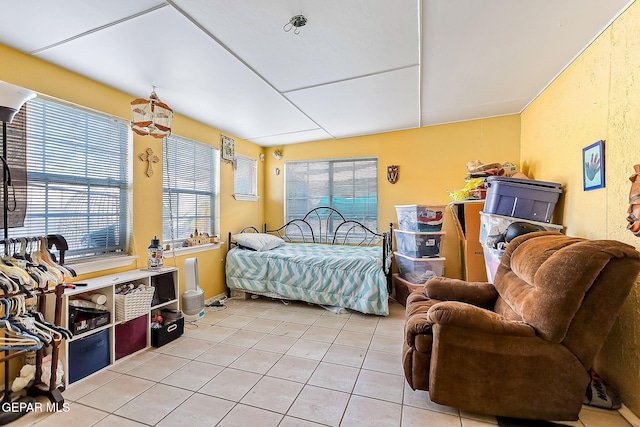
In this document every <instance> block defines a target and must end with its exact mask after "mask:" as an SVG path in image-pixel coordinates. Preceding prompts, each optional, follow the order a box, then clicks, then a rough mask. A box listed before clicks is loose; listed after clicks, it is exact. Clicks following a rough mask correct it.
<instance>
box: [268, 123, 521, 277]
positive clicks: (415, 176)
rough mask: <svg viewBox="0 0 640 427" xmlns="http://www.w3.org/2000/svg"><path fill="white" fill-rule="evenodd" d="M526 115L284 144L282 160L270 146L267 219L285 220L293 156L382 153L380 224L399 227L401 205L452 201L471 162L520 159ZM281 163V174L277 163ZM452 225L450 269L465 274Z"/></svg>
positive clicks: (448, 249)
mask: <svg viewBox="0 0 640 427" xmlns="http://www.w3.org/2000/svg"><path fill="white" fill-rule="evenodd" d="M519 141H520V116H519V115H511V116H504V117H497V118H491V119H482V120H473V121H468V122H461V123H453V124H447V125H441V126H431V127H424V128H419V129H412V130H405V131H398V132H389V133H382V134H377V135H368V136H360V137H353V138H344V139H339V140H327V141H318V142H308V143H303V144H294V145H288V146H285V147H283V156H284V157H283V158H282V160H276V159H275V158H274V157H273V156H272V155H271V153H272V152H273V148H269V149H267V150H266V155H265V172H266V174H265V199H266V203H265V219H266V221H267V224H268V225H269V227H274V228H275V227H279V226H280V225H282V224H283V221H284V169H285V168H284V164H285V163H286V162H287V161H292V160H309V159H329V158H348V157H366V156H372V157H377V158H378V229H379V230H380V231H387V230H388V226H387V225H388V224H389V223H390V222H392V223H394V227H397V216H396V211H395V208H394V206H395V205H413V204H423V205H446V204H447V203H449V202H450V201H451V199H450V198H449V196H448V195H447V190H449V191H454V190H457V189H460V188H462V187H464V185H465V181H464V178H465V177H466V176H467V169H466V163H467V161H469V160H475V159H479V160H481V161H483V162H485V163H489V162H501V163H503V162H512V163H515V164H518V161H519V157H520V147H519ZM388 165H399V167H400V168H399V179H398V182H397V183H396V184H390V183H389V182H388V181H387V175H386V174H387V166H388ZM276 167H277V168H279V169H280V170H281V171H282V172H281V173H280V175H274V174H273V169H274V168H276ZM454 230H455V229H454V228H453V227H447V228H446V230H445V231H446V232H447V234H446V237H445V243H444V256H445V258H446V259H447V261H446V262H445V274H446V275H447V276H449V277H460V257H459V246H458V237H457V235H455V231H454Z"/></svg>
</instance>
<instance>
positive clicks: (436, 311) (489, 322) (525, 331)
mask: <svg viewBox="0 0 640 427" xmlns="http://www.w3.org/2000/svg"><path fill="white" fill-rule="evenodd" d="M424 320H425V321H426V323H428V324H429V325H434V324H438V325H443V326H444V325H448V326H457V327H459V328H465V329H472V330H474V331H479V332H486V333H490V334H496V335H509V336H519V337H534V336H536V331H535V329H534V328H533V327H532V326H531V325H529V324H527V323H524V322H518V321H514V320H507V319H505V318H504V317H502V316H500V315H499V314H497V313H494V312H492V311H489V310H485V309H483V308H480V307H476V306H474V305H471V304H466V303H462V302H457V301H445V302H441V303H438V304H435V305H433V307H431V308H430V309H429V311H428V312H427V314H426V316H425V318H424Z"/></svg>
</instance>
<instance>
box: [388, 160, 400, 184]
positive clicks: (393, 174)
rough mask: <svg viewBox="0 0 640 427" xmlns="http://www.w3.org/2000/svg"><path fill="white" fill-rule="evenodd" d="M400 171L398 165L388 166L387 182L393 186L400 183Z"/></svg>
mask: <svg viewBox="0 0 640 427" xmlns="http://www.w3.org/2000/svg"><path fill="white" fill-rule="evenodd" d="M398 169H400V167H399V166H398V165H391V166H387V180H388V181H389V182H390V183H391V184H395V183H396V182H398Z"/></svg>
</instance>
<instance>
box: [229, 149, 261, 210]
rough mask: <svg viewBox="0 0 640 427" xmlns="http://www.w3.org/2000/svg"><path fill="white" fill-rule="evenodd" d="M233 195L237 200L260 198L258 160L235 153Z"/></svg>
mask: <svg viewBox="0 0 640 427" xmlns="http://www.w3.org/2000/svg"><path fill="white" fill-rule="evenodd" d="M233 196H234V197H235V198H236V200H253V201H255V200H258V161H257V160H256V159H252V158H251V157H247V156H243V155H241V154H236V155H235V164H234V171H233Z"/></svg>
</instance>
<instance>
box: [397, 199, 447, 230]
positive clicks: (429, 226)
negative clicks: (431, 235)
mask: <svg viewBox="0 0 640 427" xmlns="http://www.w3.org/2000/svg"><path fill="white" fill-rule="evenodd" d="M395 208H396V214H397V215H398V227H399V228H400V230H403V231H440V230H442V220H443V218H444V210H445V208H446V206H428V205H399V206H396V207H395Z"/></svg>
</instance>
